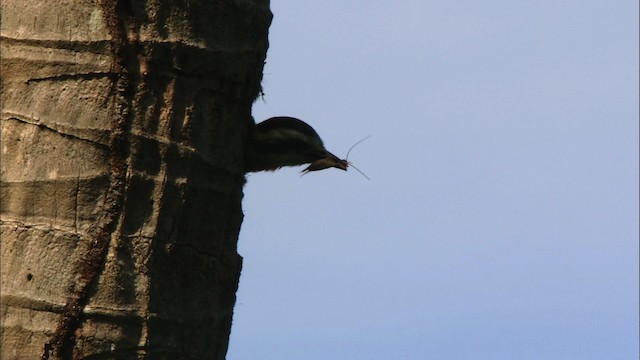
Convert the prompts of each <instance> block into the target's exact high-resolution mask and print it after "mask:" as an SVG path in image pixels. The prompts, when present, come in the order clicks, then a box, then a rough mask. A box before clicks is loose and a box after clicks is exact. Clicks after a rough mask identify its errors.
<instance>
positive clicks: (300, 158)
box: [245, 116, 349, 175]
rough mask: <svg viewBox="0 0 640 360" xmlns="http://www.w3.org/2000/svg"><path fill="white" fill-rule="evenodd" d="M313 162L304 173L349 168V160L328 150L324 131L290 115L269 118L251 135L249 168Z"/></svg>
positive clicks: (249, 170)
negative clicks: (321, 131) (318, 131)
mask: <svg viewBox="0 0 640 360" xmlns="http://www.w3.org/2000/svg"><path fill="white" fill-rule="evenodd" d="M303 164H309V166H307V167H306V168H305V169H304V170H302V173H303V175H304V174H306V173H308V172H310V171H318V170H323V169H328V168H331V167H334V168H337V169H340V170H344V171H346V170H347V167H348V166H349V162H347V161H346V160H341V159H340V158H338V157H337V156H335V155H333V154H332V153H331V152H329V151H327V149H325V147H324V143H323V142H322V139H321V138H320V135H318V133H317V132H316V131H315V130H314V129H313V127H311V125H309V124H307V123H306V122H304V121H302V120H300V119H296V118H293V117H288V116H277V117H272V118H270V119H267V120H265V121H263V122H261V123H258V124H256V125H255V126H254V127H253V131H252V133H251V134H250V136H249V138H248V139H247V147H246V151H245V172H247V173H248V172H258V171H275V170H278V169H280V168H281V167H284V166H298V165H303Z"/></svg>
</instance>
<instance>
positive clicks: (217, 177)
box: [0, 0, 271, 359]
mask: <svg viewBox="0 0 640 360" xmlns="http://www.w3.org/2000/svg"><path fill="white" fill-rule="evenodd" d="M270 22H271V13H270V11H269V1H268V0H178V1H175V0H145V1H143V0H140V1H133V0H93V1H90V0H87V1H78V0H76V1H73V0H48V1H42V0H3V1H2V13H1V46H2V48H1V51H2V53H1V64H0V65H1V67H0V70H1V83H0V85H1V86H2V88H1V90H2V103H1V106H2V107H1V110H2V113H1V114H2V115H1V121H2V123H1V130H2V133H1V143H0V146H1V155H2V157H1V165H2V166H1V180H2V183H1V188H0V189H1V193H0V194H1V198H0V200H1V203H0V205H1V207H0V215H1V218H0V230H1V233H0V236H1V243H0V250H1V254H2V258H1V278H0V281H1V288H0V291H1V294H2V297H1V320H2V324H1V330H2V334H1V341H2V343H1V347H2V350H1V352H0V357H1V358H2V359H63V358H64V359H71V358H75V359H83V358H86V359H89V358H90V359H183V358H184V359H187V358H188V359H224V357H225V354H226V350H227V346H228V339H229V332H230V328H231V319H232V313H233V306H234V303H235V293H236V290H237V286H238V279H239V275H240V269H241V265H242V258H241V257H240V256H239V255H238V253H237V248H236V243H237V238H238V232H239V230H240V224H241V222H242V208H241V199H242V186H243V184H244V171H243V168H244V164H243V151H244V150H243V149H244V142H245V138H246V134H247V133H248V131H249V130H250V127H251V126H252V124H253V120H252V118H251V105H252V103H253V101H254V99H255V98H256V97H257V96H258V94H259V93H260V89H261V88H260V82H261V79H262V69H263V64H264V60H265V57H266V50H267V47H268V40H267V35H268V27H269V24H270Z"/></svg>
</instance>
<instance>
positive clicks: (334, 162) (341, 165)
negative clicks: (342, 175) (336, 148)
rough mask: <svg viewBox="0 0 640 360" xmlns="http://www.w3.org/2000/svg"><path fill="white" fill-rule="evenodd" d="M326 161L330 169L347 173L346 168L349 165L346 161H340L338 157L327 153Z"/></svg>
mask: <svg viewBox="0 0 640 360" xmlns="http://www.w3.org/2000/svg"><path fill="white" fill-rule="evenodd" d="M326 159H327V161H328V163H329V164H330V167H334V168H336V169H340V170H344V171H347V167H348V166H349V163H348V162H347V160H341V159H340V158H339V157H337V156H335V155H333V154H332V153H330V152H328V151H327V158H326Z"/></svg>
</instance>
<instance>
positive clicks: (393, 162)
mask: <svg viewBox="0 0 640 360" xmlns="http://www.w3.org/2000/svg"><path fill="white" fill-rule="evenodd" d="M271 7H272V11H273V13H274V21H273V24H272V26H271V31H270V35H269V38H270V43H271V46H270V49H269V52H268V57H267V64H266V68H265V75H264V81H263V86H264V90H265V94H266V95H265V97H264V100H258V101H257V102H256V103H255V105H254V109H253V113H254V117H255V118H256V121H262V120H264V119H266V118H269V117H271V116H277V115H287V116H295V117H298V118H301V119H303V120H305V121H306V122H308V123H309V124H311V125H312V126H313V127H314V128H315V129H316V130H317V131H318V133H319V134H320V135H321V136H322V138H323V139H324V142H325V145H326V147H327V148H328V149H329V150H330V151H332V152H333V153H335V154H336V155H338V156H344V155H345V154H346V151H347V150H348V149H349V147H350V146H351V145H352V144H353V143H355V142H356V141H357V140H359V139H361V138H363V137H364V136H367V135H372V137H371V138H370V139H369V140H367V141H366V142H363V143H362V144H360V145H359V146H358V147H356V148H355V149H354V150H353V151H352V153H351V155H350V160H351V161H353V162H354V163H355V164H356V166H358V168H360V169H361V170H363V171H364V172H365V173H366V174H367V175H368V176H369V177H370V178H371V181H367V180H366V179H365V178H364V177H362V176H361V175H359V174H358V173H357V172H355V171H353V170H351V171H349V172H346V173H345V172H342V171H339V170H336V169H329V170H325V171H321V172H316V173H310V174H308V175H306V176H304V177H300V175H299V173H298V172H299V171H300V170H301V169H302V168H289V169H283V170H281V171H278V172H275V173H257V174H251V175H250V176H249V177H248V183H247V185H246V187H245V199H244V202H243V208H244V212H245V218H244V223H243V225H242V231H241V233H240V239H239V245H238V247H239V252H240V254H241V255H242V256H243V257H244V269H243V272H242V277H241V280H240V290H239V291H238V303H237V305H236V308H235V316H234V323H233V329H232V334H231V343H230V348H229V353H228V356H227V358H228V359H229V360H244V359H266V360H269V359H278V360H282V359H285V360H286V359H307V360H308V359H310V360H315V359H322V360H325V359H349V360H351V359H367V360H377V359H381V360H382V359H447V360H450V359H452V360H457V359H473V360H477V359H491V360H499V359H505V360H513V359H519V360H520V359H532V360H533V359H536V360H538V359H580V360H588V359H637V357H638V226H639V225H638V217H639V214H638V118H639V114H638V95H639V94H638V2H637V1H631V0H624V1H590V0H582V1H554V2H551V1H546V2H533V1H483V2H478V1H423V0H421V1H418V0H415V1H414V0H402V1H393V2H392V1H368V2H359V1H336V0H326V1H310V0H295V1H293V0H272V2H271Z"/></svg>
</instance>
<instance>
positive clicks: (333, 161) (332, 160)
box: [301, 135, 371, 180]
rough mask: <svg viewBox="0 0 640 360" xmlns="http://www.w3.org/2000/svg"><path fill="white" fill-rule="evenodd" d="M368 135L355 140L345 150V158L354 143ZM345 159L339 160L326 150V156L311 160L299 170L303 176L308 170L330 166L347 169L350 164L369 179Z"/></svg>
mask: <svg viewBox="0 0 640 360" xmlns="http://www.w3.org/2000/svg"><path fill="white" fill-rule="evenodd" d="M370 137H371V135H369V136H367V137H366V138H364V139H362V140H360V141H358V142H356V143H355V144H353V146H351V148H350V149H349V151H347V156H346V158H347V159H348V158H349V153H350V152H351V150H353V148H354V147H355V146H356V145H358V144H360V143H361V142H363V141H365V140H367V139H368V138H370ZM347 159H344V160H341V159H340V158H338V157H337V156H335V155H333V154H332V153H330V152H328V151H327V154H326V156H325V157H324V158H322V159H319V160H316V161H314V162H312V163H311V164H309V166H307V168H306V169H304V170H302V171H301V173H302V175H301V176H304V175H305V174H307V173H309V172H310V171H318V170H324V169H328V168H331V167H334V168H337V169H340V170H344V171H347V168H348V167H349V166H351V167H352V168H354V169H356V171H357V172H359V173H360V174H361V175H362V176H364V177H365V178H366V179H367V180H371V179H370V178H369V177H368V176H367V175H365V173H363V172H362V171H360V169H358V168H357V167H355V166H353V164H352V163H350V162H349V161H348V160H347Z"/></svg>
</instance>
